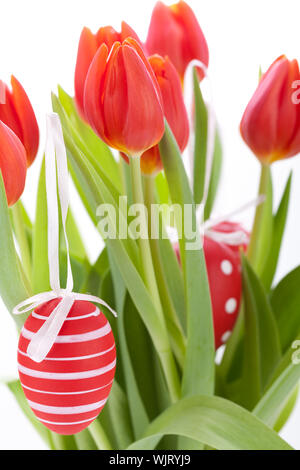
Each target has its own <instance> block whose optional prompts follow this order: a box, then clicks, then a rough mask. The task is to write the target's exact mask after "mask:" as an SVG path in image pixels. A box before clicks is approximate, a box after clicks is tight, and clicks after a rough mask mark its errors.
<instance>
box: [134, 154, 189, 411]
mask: <svg viewBox="0 0 300 470" xmlns="http://www.w3.org/2000/svg"><path fill="white" fill-rule="evenodd" d="M129 160H130V172H131V182H132V195H133V202H134V203H135V204H141V205H143V206H144V194H143V186H142V176H141V168H140V158H139V157H138V156H130V157H129ZM144 207H145V206H144ZM140 216H141V218H142V222H141V224H142V232H143V235H144V237H142V236H140V237H139V240H138V242H139V249H140V254H141V261H142V269H143V278H144V281H145V284H146V287H147V289H148V292H149V293H150V295H151V297H152V300H153V303H154V306H155V308H156V311H157V314H158V315H159V319H160V321H161V326H162V335H163V336H164V342H165V344H166V348H165V350H164V351H160V352H159V355H160V359H161V362H162V366H163V369H164V372H165V375H166V381H167V384H168V388H169V391H170V396H171V399H172V401H173V402H175V401H177V400H178V399H179V396H180V383H179V377H178V373H177V369H176V365H175V361H174V358H173V354H172V352H171V349H170V346H169V338H168V332H167V328H166V324H165V319H164V314H163V309H162V306H161V301H160V296H159V291H158V287H157V283H156V277H155V272H154V267H153V263H152V256H151V249H150V243H149V236H148V222H147V216H146V211H141V214H140Z"/></svg>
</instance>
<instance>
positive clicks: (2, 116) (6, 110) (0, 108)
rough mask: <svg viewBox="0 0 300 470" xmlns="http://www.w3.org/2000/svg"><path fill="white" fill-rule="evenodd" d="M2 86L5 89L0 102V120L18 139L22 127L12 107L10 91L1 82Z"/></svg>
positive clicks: (20, 137)
mask: <svg viewBox="0 0 300 470" xmlns="http://www.w3.org/2000/svg"><path fill="white" fill-rule="evenodd" d="M3 86H4V89H5V100H4V103H0V120H1V121H2V122H4V124H6V125H7V126H8V127H9V128H10V129H12V130H13V131H14V133H15V134H16V135H17V136H18V137H19V139H22V127H21V124H20V120H19V117H18V115H17V112H16V110H15V107H14V103H13V97H12V93H11V91H10V90H9V88H8V87H7V85H5V84H3Z"/></svg>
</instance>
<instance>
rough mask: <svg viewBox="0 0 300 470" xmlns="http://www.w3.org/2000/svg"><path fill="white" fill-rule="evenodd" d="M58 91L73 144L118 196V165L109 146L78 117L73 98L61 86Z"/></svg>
mask: <svg viewBox="0 0 300 470" xmlns="http://www.w3.org/2000/svg"><path fill="white" fill-rule="evenodd" d="M58 91H59V93H58V100H59V101H60V104H61V106H62V108H63V109H64V122H67V124H68V129H69V132H70V136H71V137H72V139H73V141H74V143H75V145H76V146H77V147H78V149H79V150H80V151H82V152H83V153H84V155H85V156H86V157H87V158H88V160H89V162H90V163H91V164H92V165H93V166H94V168H95V170H96V171H97V173H98V174H99V175H100V176H101V178H102V179H103V180H104V182H105V184H106V185H107V186H108V187H109V189H110V191H111V193H112V194H114V195H115V196H116V197H118V194H119V193H121V191H122V185H121V179H120V172H119V166H118V163H117V162H116V160H115V159H114V157H113V155H112V153H111V151H110V149H109V147H108V146H107V145H106V144H105V143H104V142H103V141H102V140H101V139H99V137H97V136H96V134H95V133H94V132H93V130H92V129H91V128H90V126H88V125H87V124H85V123H84V122H83V121H82V120H81V119H80V117H79V116H78V114H77V111H76V108H75V105H74V102H73V99H72V98H71V97H70V96H69V95H67V93H66V92H65V91H63V89H62V88H61V87H58ZM54 96H55V95H54ZM57 112H58V111H57Z"/></svg>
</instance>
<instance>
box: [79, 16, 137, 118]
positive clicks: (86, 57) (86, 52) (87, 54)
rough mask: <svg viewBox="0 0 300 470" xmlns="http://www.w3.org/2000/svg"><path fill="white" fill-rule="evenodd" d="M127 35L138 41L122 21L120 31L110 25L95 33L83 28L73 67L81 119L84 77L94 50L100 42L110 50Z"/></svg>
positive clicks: (96, 49)
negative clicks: (74, 66) (74, 67)
mask: <svg viewBox="0 0 300 470" xmlns="http://www.w3.org/2000/svg"><path fill="white" fill-rule="evenodd" d="M129 37H131V38H133V39H135V40H136V41H137V42H138V43H140V40H139V38H138V36H137V34H136V33H135V32H134V31H133V29H132V28H131V27H130V26H129V25H128V24H127V23H125V22H124V21H123V22H122V27H121V32H120V33H118V32H117V31H116V30H115V29H114V28H113V27H112V26H104V27H102V28H100V29H99V31H98V32H97V33H96V34H93V33H92V32H91V31H90V30H89V29H88V28H83V30H82V33H81V36H80V40H79V45H78V53H77V62H76V69H75V102H76V105H77V109H78V111H79V114H80V115H81V117H82V118H83V119H85V116H84V106H83V94H84V85H85V79H86V76H87V73H88V70H89V67H90V65H91V63H92V61H93V58H94V57H95V55H96V52H97V51H98V49H99V47H100V46H101V45H102V44H106V46H107V47H108V51H110V50H111V48H112V46H113V44H114V43H115V42H117V41H118V42H121V43H122V42H123V41H125V39H127V38H129Z"/></svg>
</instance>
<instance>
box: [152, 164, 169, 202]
mask: <svg viewBox="0 0 300 470" xmlns="http://www.w3.org/2000/svg"><path fill="white" fill-rule="evenodd" d="M155 189H156V194H157V198H158V201H159V204H169V202H170V198H169V188H168V182H167V180H166V177H165V175H164V173H163V172H162V171H160V172H159V173H158V175H157V176H156V178H155Z"/></svg>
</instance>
